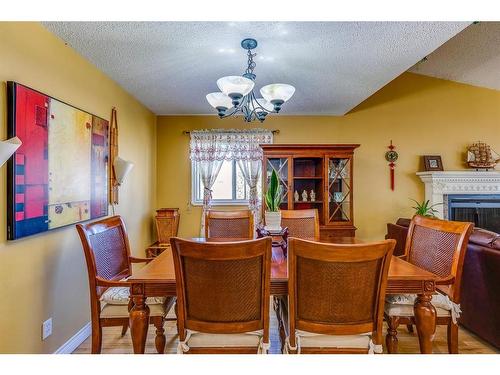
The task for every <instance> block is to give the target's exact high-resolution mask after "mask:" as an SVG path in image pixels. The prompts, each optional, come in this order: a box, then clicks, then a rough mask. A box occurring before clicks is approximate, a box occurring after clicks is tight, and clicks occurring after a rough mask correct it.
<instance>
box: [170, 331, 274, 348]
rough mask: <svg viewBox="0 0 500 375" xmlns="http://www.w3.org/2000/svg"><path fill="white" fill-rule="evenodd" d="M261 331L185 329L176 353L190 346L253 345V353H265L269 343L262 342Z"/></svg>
mask: <svg viewBox="0 0 500 375" xmlns="http://www.w3.org/2000/svg"><path fill="white" fill-rule="evenodd" d="M262 339H263V331H262V330H259V331H253V332H246V333H225V334H216V333H203V332H197V331H191V330H187V336H186V340H185V341H180V342H179V345H178V347H177V354H182V353H186V352H189V349H190V348H231V347H255V353H260V354H266V353H267V351H268V350H269V343H267V344H266V343H263V342H262Z"/></svg>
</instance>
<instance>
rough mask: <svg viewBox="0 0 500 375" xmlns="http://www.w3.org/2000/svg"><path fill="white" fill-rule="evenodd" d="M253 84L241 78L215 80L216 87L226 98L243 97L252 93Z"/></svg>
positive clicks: (231, 77)
mask: <svg viewBox="0 0 500 375" xmlns="http://www.w3.org/2000/svg"><path fill="white" fill-rule="evenodd" d="M254 85H255V83H254V82H253V81H252V80H251V79H248V78H245V77H242V76H227V77H222V78H219V79H218V80H217V87H218V88H219V89H220V91H222V92H223V93H224V94H226V95H227V96H230V97H231V96H234V95H235V94H236V95H241V96H245V95H247V94H248V93H249V92H250V91H252V89H253V87H254Z"/></svg>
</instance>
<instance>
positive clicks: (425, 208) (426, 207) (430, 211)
mask: <svg viewBox="0 0 500 375" xmlns="http://www.w3.org/2000/svg"><path fill="white" fill-rule="evenodd" d="M410 199H411V198H410ZM412 201H413V202H415V204H416V206H413V208H414V209H415V215H420V216H426V217H436V215H434V214H435V213H436V212H437V210H435V209H434V207H435V206H437V205H438V204H441V203H436V204H432V205H430V204H429V203H430V202H429V200H423V201H422V202H418V201H416V200H415V199H412Z"/></svg>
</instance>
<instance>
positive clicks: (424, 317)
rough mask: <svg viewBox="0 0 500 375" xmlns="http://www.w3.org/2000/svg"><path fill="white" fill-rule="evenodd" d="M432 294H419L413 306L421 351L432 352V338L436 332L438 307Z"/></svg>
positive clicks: (424, 352)
mask: <svg viewBox="0 0 500 375" xmlns="http://www.w3.org/2000/svg"><path fill="white" fill-rule="evenodd" d="M431 299H432V295H431V294H419V295H418V296H417V299H416V300H415V305H414V307H413V309H414V314H415V323H416V324H415V325H416V327H417V333H418V340H419V343H420V352H421V353H422V354H431V353H432V340H433V339H434V334H435V333H436V309H435V308H434V306H433V305H432V303H431Z"/></svg>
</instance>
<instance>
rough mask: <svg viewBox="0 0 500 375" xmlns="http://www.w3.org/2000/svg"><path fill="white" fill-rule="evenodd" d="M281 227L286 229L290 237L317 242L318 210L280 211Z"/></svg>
mask: <svg viewBox="0 0 500 375" xmlns="http://www.w3.org/2000/svg"><path fill="white" fill-rule="evenodd" d="M281 226H282V227H283V228H285V227H287V228H288V234H289V236H290V237H295V238H302V239H304V240H311V241H319V216H318V209H317V208H314V209H308V210H281Z"/></svg>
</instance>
